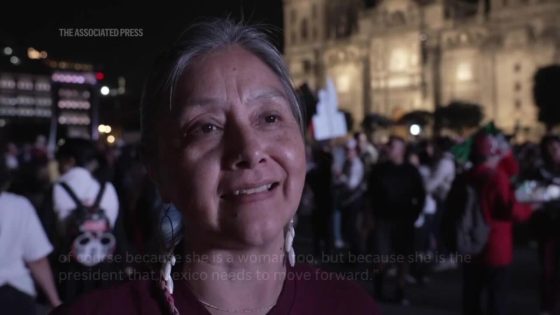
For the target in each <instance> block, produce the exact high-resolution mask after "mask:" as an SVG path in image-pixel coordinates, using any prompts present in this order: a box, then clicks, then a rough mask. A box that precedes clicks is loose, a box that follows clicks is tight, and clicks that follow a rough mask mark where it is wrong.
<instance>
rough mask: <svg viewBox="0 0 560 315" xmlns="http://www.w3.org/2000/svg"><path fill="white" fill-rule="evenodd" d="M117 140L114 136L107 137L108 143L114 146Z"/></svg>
mask: <svg viewBox="0 0 560 315" xmlns="http://www.w3.org/2000/svg"><path fill="white" fill-rule="evenodd" d="M115 140H116V139H115V136H113V135H108V136H107V143H111V144H113V143H115Z"/></svg>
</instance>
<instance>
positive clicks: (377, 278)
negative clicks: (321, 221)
mask: <svg viewBox="0 0 560 315" xmlns="http://www.w3.org/2000/svg"><path fill="white" fill-rule="evenodd" d="M405 153H406V143H405V141H404V139H402V138H399V137H394V136H393V137H391V138H390V140H389V142H388V144H387V148H386V156H387V160H386V161H384V162H381V163H379V164H377V165H376V166H374V167H373V169H372V171H371V174H370V177H369V180H368V189H369V190H368V196H369V198H370V199H371V207H372V211H373V217H374V225H375V227H374V231H373V234H374V236H373V238H374V241H373V242H374V253H375V254H377V255H379V256H380V258H381V259H383V258H385V260H386V261H385V262H381V263H379V264H378V265H377V266H376V270H375V275H374V294H375V295H376V297H377V298H378V299H381V300H387V297H386V296H385V295H384V278H385V274H386V271H387V270H386V267H387V265H388V264H389V262H390V259H389V258H390V257H391V256H393V255H401V256H402V257H407V256H408V255H410V254H412V253H413V251H414V222H415V221H416V219H417V218H418V215H419V214H420V212H421V211H422V208H423V207H424V199H425V198H426V193H425V189H424V184H423V182H422V177H421V176H420V173H419V172H418V170H417V169H416V167H415V166H413V165H411V164H410V163H409V162H408V161H406V159H405ZM407 273H408V261H407V260H406V259H405V260H403V261H401V262H399V263H398V264H397V277H398V279H397V289H396V292H395V293H394V295H393V297H392V298H393V299H394V300H395V301H396V302H398V303H400V304H408V300H407V299H406V297H405V291H404V290H405V276H406V275H407Z"/></svg>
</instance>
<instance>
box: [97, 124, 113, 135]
mask: <svg viewBox="0 0 560 315" xmlns="http://www.w3.org/2000/svg"><path fill="white" fill-rule="evenodd" d="M111 130H113V128H111V126H109V125H99V126H97V131H99V133H107V134H109V133H111Z"/></svg>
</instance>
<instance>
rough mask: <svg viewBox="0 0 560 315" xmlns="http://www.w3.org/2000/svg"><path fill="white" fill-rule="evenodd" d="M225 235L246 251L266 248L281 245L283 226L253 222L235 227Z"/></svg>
mask: <svg viewBox="0 0 560 315" xmlns="http://www.w3.org/2000/svg"><path fill="white" fill-rule="evenodd" d="M227 234H228V236H229V237H230V239H232V240H235V241H237V242H238V243H239V245H240V246H242V247H246V248H247V249H257V248H266V247H268V246H271V245H274V244H275V243H282V244H283V238H284V226H282V225H279V224H278V222H274V221H269V222H257V221H256V220H255V221H249V222H245V223H244V224H242V225H236V226H235V227H233V229H232V230H231V232H229V233H227ZM282 244H280V245H282Z"/></svg>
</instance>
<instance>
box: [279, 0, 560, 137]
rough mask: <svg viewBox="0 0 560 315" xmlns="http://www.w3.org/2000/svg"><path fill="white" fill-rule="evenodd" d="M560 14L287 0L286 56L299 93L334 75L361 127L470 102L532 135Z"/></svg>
mask: <svg viewBox="0 0 560 315" xmlns="http://www.w3.org/2000/svg"><path fill="white" fill-rule="evenodd" d="M559 16H560V0H479V2H478V3H476V1H466V0H465V1H464V2H463V1H459V0H447V1H445V0H431V1H429V0H423V1H421V0H417V1H413V0H381V1H378V3H377V4H376V5H375V6H372V7H369V8H367V7H366V6H365V5H363V1H362V0H284V30H285V32H284V34H285V57H286V60H287V62H288V64H289V66H290V70H291V72H292V75H293V77H294V81H295V82H294V83H295V84H296V85H300V84H302V83H304V82H307V83H308V84H309V85H310V87H312V88H314V89H318V88H321V87H322V86H324V81H325V77H326V76H327V75H328V76H331V77H332V78H333V80H334V82H335V85H336V88H337V91H338V94H339V102H340V107H341V108H343V109H345V110H348V111H350V112H351V113H352V114H353V116H354V118H355V120H356V121H361V120H362V118H363V117H364V115H365V114H367V113H370V112H375V113H380V114H383V115H386V116H389V117H392V118H398V117H399V116H400V115H402V114H403V113H406V112H409V111H411V110H416V109H419V110H420V109H421V110H433V109H434V108H435V107H436V106H443V105H445V104H448V103H449V102H450V101H452V100H463V101H470V102H476V103H479V104H481V105H483V108H484V113H485V118H486V119H487V120H494V121H495V122H496V124H497V125H498V126H499V127H501V128H503V129H505V130H506V131H507V132H513V131H515V130H526V131H527V130H529V131H530V132H531V133H534V132H537V131H538V130H540V129H541V127H540V126H539V124H538V123H537V119H536V117H537V112H536V107H535V106H534V104H533V97H532V85H533V81H532V80H533V75H534V73H535V71H536V70H537V69H538V68H540V67H542V66H545V65H549V64H552V63H560V22H559V18H558V17H559Z"/></svg>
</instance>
